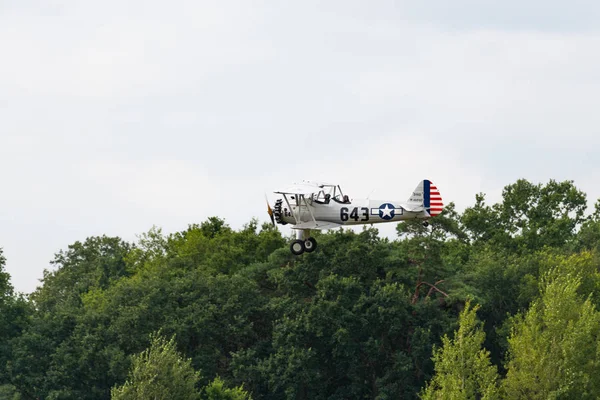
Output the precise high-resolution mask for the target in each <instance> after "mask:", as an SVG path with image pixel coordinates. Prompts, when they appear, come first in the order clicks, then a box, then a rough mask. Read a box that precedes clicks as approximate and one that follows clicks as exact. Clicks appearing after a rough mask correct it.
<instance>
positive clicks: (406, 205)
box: [400, 203, 425, 212]
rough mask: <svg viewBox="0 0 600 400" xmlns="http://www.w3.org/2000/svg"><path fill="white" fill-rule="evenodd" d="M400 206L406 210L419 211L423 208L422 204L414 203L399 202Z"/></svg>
mask: <svg viewBox="0 0 600 400" xmlns="http://www.w3.org/2000/svg"><path fill="white" fill-rule="evenodd" d="M400 206H401V207H402V208H404V209H405V210H406V211H408V212H421V211H423V210H425V207H423V204H422V203H421V204H415V203H402V204H400Z"/></svg>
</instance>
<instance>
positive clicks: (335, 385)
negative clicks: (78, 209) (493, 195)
mask: <svg viewBox="0 0 600 400" xmlns="http://www.w3.org/2000/svg"><path fill="white" fill-rule="evenodd" d="M584 212H585V194H583V193H582V192H580V191H579V190H578V189H577V188H576V187H575V186H574V185H573V182H570V181H565V182H556V181H549V182H548V183H546V184H535V183H531V182H528V181H526V180H519V181H517V182H515V183H513V184H511V185H508V186H506V187H505V189H504V191H503V194H502V199H501V201H499V202H498V203H497V204H490V205H488V204H486V202H485V196H484V195H483V194H478V195H477V196H476V198H475V204H474V205H473V206H471V207H469V208H467V209H466V210H464V212H462V213H459V212H458V211H456V209H455V207H454V204H452V203H450V204H448V205H447V206H446V208H445V209H444V211H443V213H442V214H440V215H439V216H437V217H435V218H432V219H430V220H429V222H430V225H429V227H425V226H423V225H422V223H421V221H419V220H413V221H406V222H403V223H401V224H398V226H397V232H398V239H397V240H393V241H390V240H388V239H385V238H381V237H380V236H379V234H378V231H377V229H375V228H373V227H368V226H366V227H364V229H363V230H362V231H360V232H358V233H355V232H354V231H351V230H341V229H340V230H336V231H330V232H327V233H320V232H315V233H314V235H315V236H316V237H317V239H318V241H319V248H318V249H317V251H315V252H314V253H310V254H304V255H302V256H298V257H296V256H293V255H291V254H290V252H289V249H288V241H289V239H286V238H284V237H282V236H281V233H280V232H279V231H278V230H277V228H276V227H273V226H272V225H271V224H263V225H262V226H260V225H259V224H258V221H257V220H254V219H253V220H251V221H250V222H249V223H247V224H246V225H244V226H243V227H242V228H241V229H239V230H234V229H232V228H231V227H229V226H228V225H227V224H226V223H225V221H224V220H222V219H220V218H217V217H211V218H209V219H208V220H206V221H204V222H201V223H200V224H198V225H191V226H189V227H188V228H187V229H185V230H183V231H181V232H176V233H172V234H163V233H162V232H161V230H160V229H158V228H152V229H151V230H150V231H148V232H146V233H144V234H142V235H140V237H139V238H138V240H137V242H136V243H126V242H124V241H122V240H121V239H119V238H109V237H106V236H102V237H92V238H88V239H86V240H85V241H82V242H76V243H74V244H73V245H71V246H69V247H68V248H67V249H66V250H65V251H61V252H59V253H58V254H57V255H56V257H55V259H54V260H53V265H54V269H53V270H52V271H46V272H45V275H44V279H43V281H42V286H41V287H40V288H39V289H38V290H36V291H35V292H34V293H33V294H31V295H30V296H29V297H24V296H22V295H18V294H15V293H14V291H13V289H12V287H11V285H10V281H9V276H8V274H6V272H4V269H3V267H4V263H5V260H4V257H3V256H2V254H1V250H0V393H2V394H1V395H0V396H4V397H9V398H11V400H13V399H12V397H15V396H17V397H18V396H20V398H23V399H34V398H44V399H73V398H76V399H84V400H87V399H106V398H109V397H110V395H111V389H112V391H113V393H117V394H116V396H117V395H118V396H120V395H124V394H122V393H129V395H131V396H133V395H135V394H134V392H135V390H137V389H135V390H134V383H135V384H136V385H138V386H141V387H145V388H146V389H144V390H150V389H148V388H150V387H152V385H154V384H157V385H158V384H159V383H160V385H163V386H165V385H167V384H170V383H173V382H167V381H164V380H160V379H158V378H157V379H154V380H151V379H149V377H152V376H155V375H152V371H153V368H154V371H155V372H156V371H157V370H159V369H160V368H167V369H169V368H171V367H169V366H168V365H171V366H173V368H175V366H178V367H177V368H179V367H181V368H183V369H185V370H186V371H188V372H187V373H181V374H179V375H178V376H179V378H181V379H183V378H184V377H188V378H189V381H188V380H186V382H191V381H192V380H193V382H194V384H193V385H192V384H190V385H188V386H185V385H186V384H182V385H183V386H181V387H188V388H193V389H194V390H196V389H198V391H195V392H193V393H194V396H196V398H198V397H197V396H198V395H199V393H198V392H199V388H201V387H202V388H204V389H203V390H202V391H201V394H200V397H201V398H204V397H208V398H232V399H236V398H244V399H246V398H249V397H250V395H252V396H253V397H254V398H273V399H348V398H373V399H394V398H408V399H412V398H417V396H418V394H419V393H421V394H422V395H423V396H427V397H429V398H479V397H486V396H487V397H489V398H495V397H498V396H500V395H504V396H507V398H513V397H519V396H521V397H523V398H528V397H530V396H531V397H532V398H536V397H539V398H542V397H552V396H554V397H561V398H586V397H588V398H595V397H599V396H600V388H599V387H598V384H597V383H596V379H595V378H594V377H595V376H600V374H598V372H600V371H598V370H597V366H598V360H599V359H600V350H599V349H600V345H598V340H597V339H598V328H597V327H598V326H600V324H598V322H600V321H598V320H597V318H598V317H597V311H596V310H597V307H598V305H600V272H599V271H600V269H599V268H598V266H599V265H600V257H599V255H598V254H600V253H599V246H600V202H599V203H597V204H596V210H595V211H594V212H593V213H592V215H590V216H588V217H587V218H584ZM573 279H575V280H573ZM561 282H562V283H561ZM565 282H567V283H568V282H570V283H568V284H567V283H565ZM561 285H562V286H561ZM467 299H473V302H474V303H477V304H480V305H481V307H480V308H477V307H474V308H472V307H471V306H470V304H469V303H468V302H467ZM465 303H466V305H465ZM476 311H477V316H479V318H480V319H481V323H479V322H477V319H476V315H475V314H476ZM156 331H161V332H162V333H163V334H164V335H166V336H167V337H173V338H174V339H171V340H170V341H166V340H164V339H161V340H162V342H160V343H158V342H156V340H158V339H157V338H156V337H154V339H153V342H152V343H154V344H155V345H156V346H158V347H159V348H161V349H162V350H160V349H159V350H160V351H159V350H157V351H156V352H151V349H152V343H150V344H149V341H148V338H149V335H150V334H151V333H153V332H156ZM452 332H454V336H451V335H450V334H451V333H452ZM450 337H453V339H450ZM149 345H150V347H149ZM156 346H155V347H156ZM161 346H162V347H161ZM167 348H168V349H170V350H169V351H166V349H167ZM434 348H435V349H436V350H435V352H434V351H433V349H434ZM175 349H179V351H180V352H181V353H178V352H176V351H175ZM484 349H488V350H489V352H488V351H487V350H484ZM575 349H582V351H579V352H577V351H576V350H575ZM163 350H164V351H163ZM161 351H162V352H161ZM432 356H433V357H432ZM144 357H145V358H144ZM160 357H165V358H166V359H168V360H171V361H172V363H171V364H168V363H163V362H159V363H157V360H159V359H160ZM176 360H179V361H177V362H176ZM529 360H531V361H529ZM171 361H169V362H171ZM528 362H531V363H532V367H531V368H529V364H528ZM159 364H160V365H159ZM184 366H185V368H184ZM173 368H171V369H169V371H171V372H168V373H161V374H160V375H161V376H167V377H168V376H170V375H168V374H169V373H174V372H173V371H175V370H177V368H175V369H173ZM496 370H497V371H498V372H496ZM179 371H181V370H179ZM190 371H191V372H190ZM193 371H201V372H202V374H201V376H200V375H198V374H196V373H195V372H193ZM552 371H557V372H556V379H554V376H553V375H552ZM128 374H129V375H128ZM128 376H129V378H128ZM156 376H158V375H156ZM179 378H177V379H179ZM551 378H552V379H551ZM168 380H170V381H173V380H175V378H173V377H170V378H168ZM126 382H128V383H126ZM426 382H429V384H428V385H426ZM457 382H459V383H457ZM496 382H498V383H499V385H500V389H501V390H503V392H498V390H497V386H496ZM547 382H549V383H547ZM161 387H162V386H161ZM524 388H528V389H527V390H528V391H527V392H526V393H525V392H524V390H525V389H524ZM163 389H164V387H163ZM163 389H160V390H163ZM152 390H154V389H152ZM157 390H158V389H157ZM164 390H165V391H163V392H162V393H163V395H164V396H166V395H167V394H166V393H167V391H166V390H167V389H164ZM190 390H191V389H190ZM15 392H17V394H16V395H15ZM190 393H192V391H190ZM511 396H513V397H511Z"/></svg>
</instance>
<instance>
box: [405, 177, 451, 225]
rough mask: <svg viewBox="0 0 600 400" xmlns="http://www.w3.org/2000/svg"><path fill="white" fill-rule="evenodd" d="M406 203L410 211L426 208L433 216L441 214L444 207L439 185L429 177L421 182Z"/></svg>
mask: <svg viewBox="0 0 600 400" xmlns="http://www.w3.org/2000/svg"><path fill="white" fill-rule="evenodd" d="M406 205H407V207H408V211H417V210H419V209H421V210H423V209H424V210H425V211H427V212H428V213H429V215H431V216H432V217H435V216H436V215H438V214H440V213H441V212H442V209H443V208H444V203H443V202H442V196H441V194H440V191H439V190H438V188H437V186H435V185H434V184H433V183H432V182H431V181H429V180H427V179H425V180H423V181H421V182H419V184H418V185H417V187H416V188H415V190H414V191H413V193H412V195H411V196H410V198H409V199H408V201H407V202H406Z"/></svg>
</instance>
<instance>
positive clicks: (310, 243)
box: [304, 237, 317, 253]
mask: <svg viewBox="0 0 600 400" xmlns="http://www.w3.org/2000/svg"><path fill="white" fill-rule="evenodd" d="M316 249H317V241H316V240H315V238H314V237H309V238H308V239H306V240H305V241H304V250H305V251H306V252H307V253H312V252H313V251H315V250H316Z"/></svg>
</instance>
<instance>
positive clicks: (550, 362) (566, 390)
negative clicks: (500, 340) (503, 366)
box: [503, 267, 600, 399]
mask: <svg viewBox="0 0 600 400" xmlns="http://www.w3.org/2000/svg"><path fill="white" fill-rule="evenodd" d="M541 286H542V294H541V298H540V299H538V300H536V301H534V302H533V304H532V305H531V307H530V308H529V310H528V311H527V312H526V313H525V314H522V315H519V316H517V317H516V318H515V320H514V325H513V329H512V333H511V336H510V338H509V340H508V342H509V346H510V347H509V362H508V364H507V369H508V372H507V375H506V380H505V381H504V384H503V386H504V390H505V392H506V394H507V396H508V398H511V399H548V398H569V399H586V398H597V397H598V395H599V394H600V382H599V381H598V379H597V378H598V376H600V354H599V352H598V350H600V312H598V311H597V310H596V308H595V306H594V305H593V304H592V302H591V301H590V298H589V297H588V298H585V297H582V296H580V295H579V294H578V293H577V292H578V289H579V288H580V286H581V278H580V277H578V276H577V274H574V273H572V272H565V271H564V270H563V269H562V268H560V267H559V268H556V269H553V270H550V271H548V272H547V273H545V274H544V277H543V280H542V285H541Z"/></svg>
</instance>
